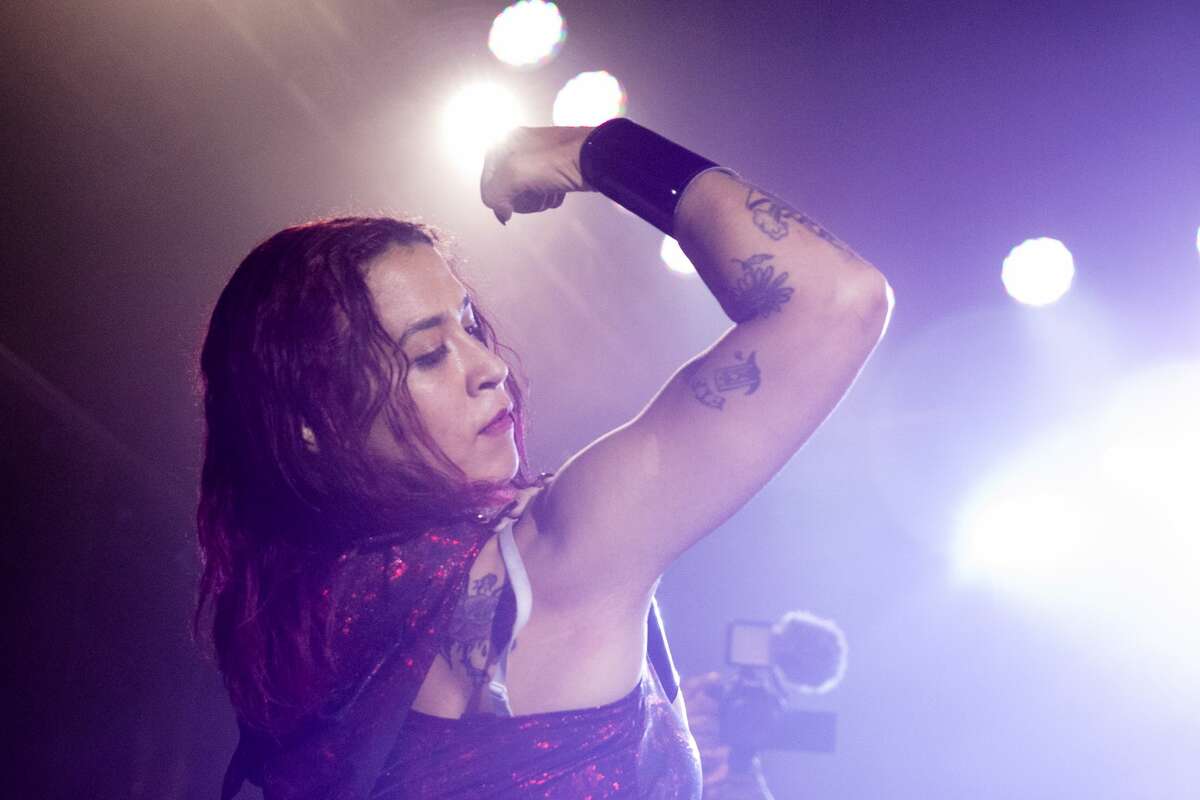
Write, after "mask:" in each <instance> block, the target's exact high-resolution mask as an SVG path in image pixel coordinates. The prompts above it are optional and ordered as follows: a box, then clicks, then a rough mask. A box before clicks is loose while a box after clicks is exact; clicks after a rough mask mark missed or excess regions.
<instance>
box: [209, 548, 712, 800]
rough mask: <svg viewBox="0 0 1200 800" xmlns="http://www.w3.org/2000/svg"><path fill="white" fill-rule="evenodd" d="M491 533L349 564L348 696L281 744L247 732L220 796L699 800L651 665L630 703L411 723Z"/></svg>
mask: <svg viewBox="0 0 1200 800" xmlns="http://www.w3.org/2000/svg"><path fill="white" fill-rule="evenodd" d="M492 533H493V532H492V530H490V529H488V528H485V527H479V528H473V529H471V530H469V531H466V532H463V533H456V534H453V535H450V534H446V533H445V532H434V533H427V534H425V535H423V536H420V537H418V538H416V539H413V540H411V541H408V542H395V541H388V540H386V539H381V540H376V541H372V542H367V543H365V544H364V545H362V546H360V547H359V548H358V549H357V550H356V551H355V552H354V553H350V554H347V555H346V556H344V557H343V558H342V559H341V560H340V562H339V564H338V567H337V570H336V571H335V577H334V580H333V582H332V585H331V586H330V588H329V592H330V595H331V599H332V601H333V602H334V608H336V609H337V610H338V616H337V618H336V619H337V622H338V628H337V630H338V638H337V640H336V642H335V647H334V654H335V658H336V672H337V674H336V676H335V684H336V685H338V686H341V687H343V688H342V689H341V690H340V691H338V692H337V693H336V696H335V697H334V698H333V699H331V701H330V703H329V704H328V705H327V706H326V707H325V708H324V709H323V710H322V712H321V713H319V714H316V715H314V716H313V718H312V719H310V720H309V721H308V722H307V723H306V724H305V725H304V726H302V727H301V728H299V729H298V730H296V731H295V732H293V733H292V734H290V735H287V736H284V737H282V738H281V739H279V740H277V741H273V740H270V739H267V738H266V737H263V736H260V735H256V734H255V733H254V732H252V731H250V730H248V729H246V728H243V729H242V737H241V740H240V741H239V744H238V750H237V752H236V753H235V755H234V758H233V761H232V762H231V764H230V767H229V771H228V773H227V775H226V780H225V784H224V787H223V792H222V797H223V798H229V797H233V796H234V794H235V793H236V792H237V790H238V788H239V787H240V785H241V783H242V780H243V779H249V780H250V781H252V782H253V783H255V784H258V785H260V786H262V787H263V796H264V798H265V800H317V799H318V798H320V799H321V800H327V799H328V800H351V799H352V798H353V800H401V799H402V798H403V799H404V800H409V799H410V798H411V799H412V800H416V799H417V798H421V799H422V800H424V799H425V798H482V797H490V798H513V799H514V800H516V799H517V798H570V799H571V800H583V798H593V799H594V800H600V799H601V798H647V799H648V800H651V799H652V800H660V799H662V800H666V798H671V799H672V800H674V799H675V798H679V799H680V800H689V799H690V800H698V799H699V797H700V786H701V777H700V765H699V758H698V756H697V753H696V750H695V744H694V742H693V740H692V738H691V734H690V733H689V732H688V730H687V726H686V723H684V722H683V721H682V720H681V719H680V717H679V715H678V714H677V712H676V710H675V708H674V707H673V706H672V705H671V704H670V702H669V701H668V693H667V692H666V691H665V690H664V689H663V681H660V680H659V678H658V673H657V672H656V671H655V669H654V667H653V666H652V665H651V664H650V662H647V663H646V664H645V665H644V667H643V671H642V679H641V680H640V681H639V683H638V685H637V686H636V687H635V688H634V690H633V691H632V692H630V694H628V695H626V696H625V697H624V698H622V699H620V700H617V701H616V702H614V703H610V704H608V705H605V706H600V707H597V708H592V709H584V710H578V711H562V712H551V713H544V714H535V715H527V716H519V717H505V718H501V717H485V716H483V715H472V716H468V717H464V718H463V719H459V720H444V719H439V718H436V717H430V716H428V715H425V714H420V713H419V712H415V711H414V712H410V711H409V708H410V706H411V705H412V703H413V701H414V699H415V698H416V695H417V691H418V689H419V688H420V686H421V683H422V682H423V680H424V677H425V674H426V673H427V672H428V670H429V667H430V665H431V664H432V662H433V659H434V656H435V655H436V654H437V652H438V650H439V648H440V646H441V643H442V640H443V637H444V636H445V632H446V630H447V626H448V625H449V623H450V619H451V615H452V614H453V611H454V607H455V605H456V602H457V600H458V598H460V597H461V596H462V595H463V593H464V592H465V590H466V584H467V580H468V577H469V573H470V568H471V565H472V563H473V562H474V561H475V558H476V557H477V556H478V555H479V552H480V550H481V549H482V546H483V544H484V542H485V541H486V540H487V538H488V537H489V536H490V535H492ZM652 630H655V631H656V630H657V628H655V627H654V626H652ZM650 644H651V647H650V650H651V652H654V651H655V650H656V647H655V645H656V644H658V645H659V647H661V643H656V642H653V641H652V642H651V643H650ZM668 667H669V662H668ZM664 680H666V681H667V682H668V683H670V681H671V678H670V677H668V676H667V675H666V674H665V673H664Z"/></svg>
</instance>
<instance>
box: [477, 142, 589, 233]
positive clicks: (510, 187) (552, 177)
mask: <svg viewBox="0 0 1200 800" xmlns="http://www.w3.org/2000/svg"><path fill="white" fill-rule="evenodd" d="M591 132H592V129H591V128H586V127H580V128H574V127H550V128H515V129H513V131H512V132H511V133H509V134H508V135H507V136H505V137H504V138H503V139H502V140H500V141H499V142H498V143H497V144H496V145H495V146H494V147H492V149H491V150H489V151H488V154H487V157H486V158H485V159H484V162H483V175H482V176H481V177H480V180H479V196H480V199H481V200H483V204H484V205H485V206H487V207H488V208H490V209H491V210H492V212H493V213H495V215H496V219H498V220H500V222H502V223H507V222H508V220H509V219H510V218H511V217H512V215H513V212H516V213H518V214H534V213H537V212H538V211H545V210H546V209H548V208H558V207H559V206H560V205H562V202H563V198H564V197H566V194H567V192H582V191H587V190H588V187H587V185H586V184H585V183H584V180H583V173H582V171H581V170H580V168H579V150H580V148H581V147H582V146H583V140H584V139H586V138H587V135H588V134H589V133H591Z"/></svg>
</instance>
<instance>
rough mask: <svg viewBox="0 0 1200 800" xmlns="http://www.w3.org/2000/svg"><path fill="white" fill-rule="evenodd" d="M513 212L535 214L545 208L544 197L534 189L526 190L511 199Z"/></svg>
mask: <svg viewBox="0 0 1200 800" xmlns="http://www.w3.org/2000/svg"><path fill="white" fill-rule="evenodd" d="M512 207H513V210H514V211H516V212H517V213H518V214H535V213H537V212H538V211H544V210H545V208H546V195H545V194H543V193H542V192H539V191H537V190H536V189H526V190H525V191H523V192H521V193H520V194H518V195H517V196H516V197H514V198H513V199H512Z"/></svg>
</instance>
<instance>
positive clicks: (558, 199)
mask: <svg viewBox="0 0 1200 800" xmlns="http://www.w3.org/2000/svg"><path fill="white" fill-rule="evenodd" d="M566 197H567V193H566V192H555V193H554V194H553V195H551V197H550V205H548V206H547V208H558V207H559V206H561V205H562V204H563V200H565V199H566Z"/></svg>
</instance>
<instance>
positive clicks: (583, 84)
mask: <svg viewBox="0 0 1200 800" xmlns="http://www.w3.org/2000/svg"><path fill="white" fill-rule="evenodd" d="M625 105H626V97H625V89H624V88H622V86H621V82H620V81H618V80H617V79H616V78H615V77H613V76H612V75H611V74H609V73H608V72H605V71H604V70H598V71H596V72H581V73H579V74H578V75H576V76H575V77H574V78H571V80H569V81H567V82H566V84H565V85H564V86H563V87H562V88H561V89H559V90H558V96H557V97H555V98H554V124H555V125H599V124H600V123H601V122H604V121H605V120H609V119H612V118H613V117H619V116H621V115H622V114H624V113H625Z"/></svg>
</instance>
